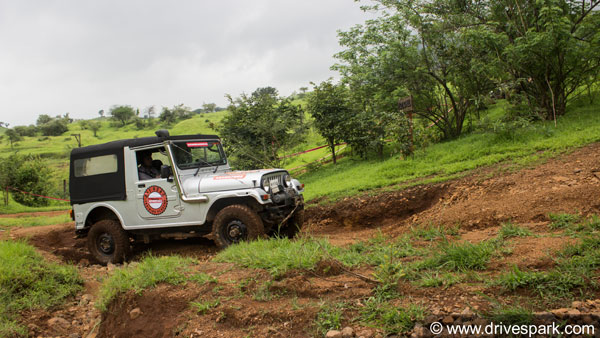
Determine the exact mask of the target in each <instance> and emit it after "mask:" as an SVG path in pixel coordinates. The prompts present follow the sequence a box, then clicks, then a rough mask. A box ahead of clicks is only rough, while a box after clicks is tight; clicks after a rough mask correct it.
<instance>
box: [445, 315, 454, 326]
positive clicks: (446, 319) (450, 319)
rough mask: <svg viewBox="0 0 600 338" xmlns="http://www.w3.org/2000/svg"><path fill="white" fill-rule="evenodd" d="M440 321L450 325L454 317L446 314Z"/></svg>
mask: <svg viewBox="0 0 600 338" xmlns="http://www.w3.org/2000/svg"><path fill="white" fill-rule="evenodd" d="M442 323H444V324H446V325H450V324H452V323H454V318H452V316H446V317H444V319H442Z"/></svg>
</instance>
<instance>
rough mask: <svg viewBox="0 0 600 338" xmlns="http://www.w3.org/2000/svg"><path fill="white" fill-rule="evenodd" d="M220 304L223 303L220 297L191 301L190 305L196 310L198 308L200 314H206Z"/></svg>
mask: <svg viewBox="0 0 600 338" xmlns="http://www.w3.org/2000/svg"><path fill="white" fill-rule="evenodd" d="M219 305H221V301H220V300H219V299H215V300H205V301H199V302H191V303H190V306H191V307H192V308H193V309H194V310H196V311H197V312H198V313H199V314H205V313H207V312H208V311H209V310H211V309H213V308H216V307H217V306H219Z"/></svg>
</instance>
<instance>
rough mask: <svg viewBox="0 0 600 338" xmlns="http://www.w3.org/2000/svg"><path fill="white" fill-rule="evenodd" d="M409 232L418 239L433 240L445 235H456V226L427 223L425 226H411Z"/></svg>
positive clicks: (444, 237)
mask: <svg viewBox="0 0 600 338" xmlns="http://www.w3.org/2000/svg"><path fill="white" fill-rule="evenodd" d="M410 232H411V234H412V235H413V236H414V237H416V238H419V239H423V240H426V241H435V240H438V239H446V236H456V235H458V227H445V226H441V225H438V226H435V225H433V224H429V225H427V226H423V225H421V226H417V227H412V228H411V231H410Z"/></svg>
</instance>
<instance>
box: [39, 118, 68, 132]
mask: <svg viewBox="0 0 600 338" xmlns="http://www.w3.org/2000/svg"><path fill="white" fill-rule="evenodd" d="M67 125H68V118H53V119H51V120H50V121H49V122H46V123H44V124H42V125H41V126H39V127H38V128H39V129H40V131H41V132H42V135H44V136H60V135H62V134H64V133H66V132H67V131H68V130H69V127H68V126H67Z"/></svg>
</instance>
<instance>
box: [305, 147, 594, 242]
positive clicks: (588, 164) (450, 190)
mask: <svg viewBox="0 0 600 338" xmlns="http://www.w3.org/2000/svg"><path fill="white" fill-rule="evenodd" d="M561 212H566V213H581V214H582V215H588V214H592V213H599V212H600V144H592V145H589V146H586V147H583V148H580V149H578V150H576V151H574V152H572V153H570V154H568V155H565V156H562V157H559V158H555V159H551V160H548V161H547V162H545V163H543V164H541V165H538V166H536V167H534V168H526V169H522V170H518V171H510V166H507V165H506V164H505V165H502V166H498V167H495V168H494V167H492V168H485V169H482V170H480V171H479V172H476V173H475V174H474V175H470V176H468V177H465V178H462V179H458V180H454V181H449V182H446V183H441V184H433V185H422V186H416V187H413V188H409V189H406V190H403V191H397V192H384V193H381V194H379V195H376V196H369V195H366V194H365V195H362V196H358V197H353V198H347V199H344V200H342V201H340V202H338V203H335V204H333V205H327V206H316V207H312V208H308V209H307V213H306V215H307V220H308V223H309V225H308V227H307V228H308V229H309V231H310V232H312V233H314V234H328V235H329V234H332V235H334V236H335V237H336V238H338V239H339V238H340V237H342V238H343V237H344V236H345V235H344V234H343V232H344V231H339V230H340V229H342V228H343V229H344V230H349V231H356V230H361V229H372V228H379V229H381V230H382V231H384V232H386V233H390V234H391V235H398V234H400V233H402V232H404V231H406V229H407V228H408V226H413V225H418V224H434V225H446V226H455V225H458V226H459V227H460V228H461V229H462V230H473V229H485V228H489V227H494V226H497V225H499V224H501V223H503V222H507V221H513V222H518V223H535V222H538V223H539V222H546V223H547V222H548V218H547V215H548V214H550V213H561ZM336 229H337V230H336ZM361 237H364V234H363V236H361Z"/></svg>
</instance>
